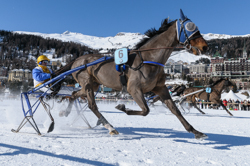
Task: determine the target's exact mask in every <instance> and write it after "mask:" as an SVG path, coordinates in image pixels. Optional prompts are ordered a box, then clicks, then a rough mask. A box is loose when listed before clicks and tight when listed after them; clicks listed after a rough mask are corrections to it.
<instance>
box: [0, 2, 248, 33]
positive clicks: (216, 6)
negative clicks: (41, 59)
mask: <svg viewBox="0 0 250 166" xmlns="http://www.w3.org/2000/svg"><path fill="white" fill-rule="evenodd" d="M249 6H250V1H248V0H238V1H236V0H202V1H201V0H188V1H187V0H42V1H34V0H22V1H20V0H8V1H3V0H2V1H1V4H0V14H1V17H0V23H1V24H0V29H1V30H7V31H28V32H41V33H63V32H65V31H67V30H68V31H70V32H78V33H82V34H85V35H91V36H98V37H108V36H115V35H116V34H117V33H119V32H132V33H142V34H143V33H145V32H146V31H147V30H148V29H150V28H156V29H158V28H159V27H160V25H161V22H162V20H163V19H165V18H167V17H169V18H170V19H172V20H175V19H178V18H179V17H180V14H179V13H180V9H182V10H183V12H184V14H185V15H186V16H187V17H188V18H190V19H191V20H192V21H193V22H194V23H195V24H196V25H197V26H198V28H199V29H200V31H201V33H202V34H207V33H215V34H227V35H246V34H250V30H249V26H250V21H248V20H249Z"/></svg>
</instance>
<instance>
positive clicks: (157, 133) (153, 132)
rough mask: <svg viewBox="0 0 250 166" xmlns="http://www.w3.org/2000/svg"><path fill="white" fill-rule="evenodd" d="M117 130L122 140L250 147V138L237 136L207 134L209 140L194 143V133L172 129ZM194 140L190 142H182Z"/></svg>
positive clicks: (225, 148) (226, 147)
mask: <svg viewBox="0 0 250 166" xmlns="http://www.w3.org/2000/svg"><path fill="white" fill-rule="evenodd" d="M117 130H118V131H119V132H120V133H121V134H122V135H123V138H120V139H121V140H133V139H143V138H166V139H167V138H175V139H174V141H176V142H183V143H191V144H202V145H214V147H213V148H214V149H222V150H230V148H231V147H234V146H246V145H250V137H244V136H235V135H223V134H213V133H206V134H207V135H208V139H206V140H205V141H204V142H203V141H198V140H197V142H194V141H193V139H194V135H193V134H192V133H186V132H181V131H175V130H172V129H160V128H134V127H130V128H117ZM183 138H185V139H192V140H191V141H189V140H182V139H183Z"/></svg>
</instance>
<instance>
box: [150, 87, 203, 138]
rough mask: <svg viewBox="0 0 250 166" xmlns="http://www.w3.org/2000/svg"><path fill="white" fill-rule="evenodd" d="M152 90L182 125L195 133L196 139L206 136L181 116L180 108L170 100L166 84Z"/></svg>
mask: <svg viewBox="0 0 250 166" xmlns="http://www.w3.org/2000/svg"><path fill="white" fill-rule="evenodd" d="M153 92H154V93H155V94H157V95H159V96H160V97H161V99H162V100H163V101H164V103H165V104H166V106H167V107H168V108H169V109H170V111H171V112H172V113H173V114H174V115H175V116H176V117H177V118H178V119H179V121H180V122H181V123H182V125H183V126H184V127H185V129H186V130H187V131H188V132H192V133H193V134H194V135H195V138H196V139H205V138H207V135H206V134H203V133H201V132H199V131H197V130H195V129H194V128H193V126H191V125H190V124H189V123H188V122H187V120H186V119H185V118H184V117H183V116H182V114H181V112H180V110H179V109H178V108H177V106H176V105H175V103H174V101H173V100H172V98H171V96H170V94H169V92H168V89H167V87H166V86H163V87H156V88H155V89H154V90H153Z"/></svg>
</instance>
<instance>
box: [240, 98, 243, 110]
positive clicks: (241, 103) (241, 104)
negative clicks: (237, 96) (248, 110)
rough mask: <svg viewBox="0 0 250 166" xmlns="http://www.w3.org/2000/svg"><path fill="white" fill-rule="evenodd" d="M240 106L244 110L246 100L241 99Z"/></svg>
mask: <svg viewBox="0 0 250 166" xmlns="http://www.w3.org/2000/svg"><path fill="white" fill-rule="evenodd" d="M239 108H240V110H244V101H242V100H241V102H240V107H239Z"/></svg>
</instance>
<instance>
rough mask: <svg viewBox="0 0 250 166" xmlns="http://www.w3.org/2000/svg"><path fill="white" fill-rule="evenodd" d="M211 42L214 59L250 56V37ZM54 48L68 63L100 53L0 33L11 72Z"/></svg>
mask: <svg viewBox="0 0 250 166" xmlns="http://www.w3.org/2000/svg"><path fill="white" fill-rule="evenodd" d="M207 43H208V45H209V50H208V51H207V53H206V54H207V55H210V56H213V55H214V54H215V53H216V54H217V55H218V54H220V55H221V56H224V57H227V58H237V57H240V56H242V52H243V48H244V46H245V49H246V51H247V54H248V55H249V53H250V37H234V38H231V39H213V40H209V41H207ZM51 49H55V54H54V55H53V56H54V58H60V57H63V56H64V55H72V57H71V56H68V57H69V58H68V59H67V60H66V61H71V60H72V59H75V58H77V57H79V56H82V55H84V54H89V53H98V50H94V49H91V48H89V47H87V46H84V45H81V44H78V43H74V42H63V41H61V40H57V39H52V38H42V37H40V36H35V35H27V34H18V33H13V32H10V31H5V30H0V67H7V68H8V70H9V69H30V70H32V69H33V68H34V67H35V66H36V62H35V61H34V60H32V59H28V55H32V56H34V57H35V58H37V57H38V56H39V55H41V54H42V53H43V52H45V51H47V50H51Z"/></svg>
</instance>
